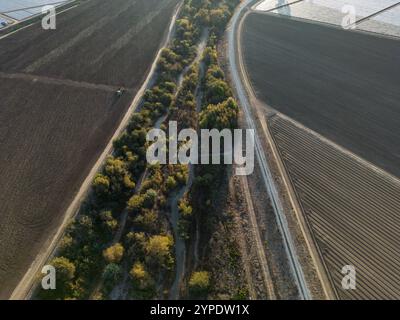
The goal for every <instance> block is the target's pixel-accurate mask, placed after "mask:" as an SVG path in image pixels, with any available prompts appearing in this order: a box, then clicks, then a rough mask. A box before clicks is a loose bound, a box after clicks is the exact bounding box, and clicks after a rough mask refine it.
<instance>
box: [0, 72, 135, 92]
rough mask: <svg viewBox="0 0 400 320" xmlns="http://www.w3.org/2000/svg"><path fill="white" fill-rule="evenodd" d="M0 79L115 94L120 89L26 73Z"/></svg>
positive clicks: (7, 75)
mask: <svg viewBox="0 0 400 320" xmlns="http://www.w3.org/2000/svg"><path fill="white" fill-rule="evenodd" d="M0 78H5V79H21V80H27V81H32V82H40V83H46V84H52V85H60V86H70V87H76V88H85V89H93V90H104V91H108V92H115V91H117V90H118V89H120V87H116V86H110V85H106V84H97V83H89V82H81V81H74V80H68V79H56V78H50V77H45V76H38V75H34V74H28V73H6V72H0ZM122 89H124V90H129V89H128V88H122Z"/></svg>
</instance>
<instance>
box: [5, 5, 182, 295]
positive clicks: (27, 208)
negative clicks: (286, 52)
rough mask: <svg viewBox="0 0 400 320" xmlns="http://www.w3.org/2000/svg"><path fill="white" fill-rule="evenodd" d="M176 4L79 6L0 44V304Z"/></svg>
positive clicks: (118, 112) (108, 127) (104, 139)
mask: <svg viewBox="0 0 400 320" xmlns="http://www.w3.org/2000/svg"><path fill="white" fill-rule="evenodd" d="M177 3H178V1H175V0H167V1H157V0H146V1H142V0H115V1H106V0H91V1H80V2H79V5H78V6H76V7H74V8H72V9H71V10H68V11H66V12H64V13H61V14H59V15H57V29H56V30H50V31H46V30H43V29H42V28H41V26H40V23H37V24H34V25H32V26H30V27H28V28H24V29H21V30H20V31H18V32H16V33H12V34H10V35H8V36H6V37H3V38H2V39H1V40H0V96H1V102H0V106H1V107H0V123H1V127H0V132H1V134H0V141H1V142H0V150H1V152H0V154H1V156H0V180H1V183H0V185H1V192H0V194H1V196H0V212H1V215H0V237H1V239H2V241H1V245H0V287H1V290H0V298H7V297H9V296H10V294H11V292H12V290H13V288H14V287H15V286H16V284H17V282H18V281H19V280H20V279H21V277H22V276H23V274H24V273H25V272H26V271H27V269H28V267H29V265H30V263H31V262H32V260H33V259H34V258H35V256H36V254H37V253H38V251H39V249H40V248H41V246H42V245H43V243H44V242H45V241H47V240H48V239H49V238H50V237H51V236H52V235H53V233H54V230H55V228H56V226H58V225H59V224H60V221H61V220H62V218H63V213H64V212H65V210H66V208H67V207H68V206H69V204H70V202H71V200H72V198H73V197H74V195H75V194H76V193H77V191H78V189H79V187H80V185H81V184H82V182H83V180H84V178H85V177H86V176H87V175H88V173H89V171H90V169H91V168H92V166H93V164H94V162H95V161H96V160H97V159H98V157H99V155H100V153H101V152H102V151H103V149H104V147H105V145H106V144H107V143H108V141H109V139H110V138H111V137H112V135H113V133H114V131H115V129H116V127H117V126H118V124H119V122H120V121H121V119H122V117H123V116H124V114H125V112H126V110H127V109H128V107H129V106H130V104H131V101H132V99H133V97H134V95H135V93H136V91H137V90H138V88H139V87H140V85H141V83H142V82H143V81H144V79H145V77H146V73H147V72H148V70H149V69H150V66H151V63H152V62H153V60H154V57H155V55H156V53H157V50H158V48H159V47H160V44H161V42H162V40H163V38H164V36H165V32H166V30H167V29H168V26H169V23H170V20H171V16H172V15H173V12H174V9H175V7H176V5H177ZM149 38H151V39H152V41H146V39H149ZM119 88H123V89H124V94H123V95H122V96H121V97H118V96H116V94H115V92H116V90H118V89H119Z"/></svg>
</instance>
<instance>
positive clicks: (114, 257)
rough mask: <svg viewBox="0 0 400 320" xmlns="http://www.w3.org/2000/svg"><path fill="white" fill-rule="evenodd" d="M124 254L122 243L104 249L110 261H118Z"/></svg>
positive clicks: (104, 253) (105, 257)
mask: <svg viewBox="0 0 400 320" xmlns="http://www.w3.org/2000/svg"><path fill="white" fill-rule="evenodd" d="M123 255H124V247H123V246H122V244H120V243H116V244H115V245H113V246H111V247H109V248H107V249H106V250H104V251H103V257H104V259H105V260H106V261H107V262H108V263H118V262H120V261H121V260H122V257H123Z"/></svg>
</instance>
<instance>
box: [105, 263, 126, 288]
mask: <svg viewBox="0 0 400 320" xmlns="http://www.w3.org/2000/svg"><path fill="white" fill-rule="evenodd" d="M121 276H122V271H121V267H120V266H119V265H117V264H115V263H110V264H108V265H107V266H106V267H105V269H104V272H103V279H104V286H105V288H106V289H107V291H108V290H111V289H112V288H113V287H114V286H115V285H116V284H117V283H118V281H120V280H121Z"/></svg>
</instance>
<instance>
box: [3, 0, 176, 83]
mask: <svg viewBox="0 0 400 320" xmlns="http://www.w3.org/2000/svg"><path fill="white" fill-rule="evenodd" d="M177 2H178V1H177V0H166V1H157V0H147V1H144V0H113V1H108V0H90V1H86V2H85V3H83V4H81V5H80V6H79V7H77V8H75V9H72V10H70V11H68V12H65V13H63V14H61V15H59V16H57V20H56V21H57V29H56V30H54V31H43V30H42V28H41V24H40V23H38V24H36V25H35V26H33V27H30V28H28V29H26V30H23V31H22V32H17V33H16V34H14V35H11V36H10V37H7V38H5V39H3V40H1V46H0V71H3V72H8V73H20V72H26V73H32V74H37V75H44V76H49V77H54V78H67V79H71V80H76V81H85V82H94V83H101V84H111V85H120V86H124V87H130V88H136V87H138V86H139V85H140V83H141V82H142V80H143V75H144V74H145V71H146V70H147V68H148V62H149V60H151V59H152V58H153V55H154V52H156V50H157V49H158V46H159V44H160V42H161V39H162V37H163V35H164V31H165V30H166V26H167V24H168V22H169V21H170V18H171V15H172V11H173V8H174V7H175V5H176V4H177ZM150 26H151V27H150ZM149 40H151V41H149ZM149 53H153V54H149Z"/></svg>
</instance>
